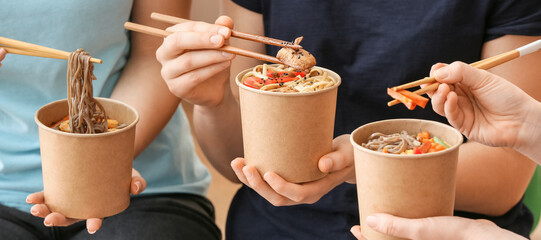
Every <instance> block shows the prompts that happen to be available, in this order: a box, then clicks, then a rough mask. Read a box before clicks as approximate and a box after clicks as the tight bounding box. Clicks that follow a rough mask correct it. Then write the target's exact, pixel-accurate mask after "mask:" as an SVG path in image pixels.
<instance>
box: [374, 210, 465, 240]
mask: <svg viewBox="0 0 541 240" xmlns="http://www.w3.org/2000/svg"><path fill="white" fill-rule="evenodd" d="M472 222H473V220H471V219H465V218H460V217H429V218H418V219H408V218H401V217H396V216H392V215H389V214H384V213H377V214H373V215H370V216H368V217H367V218H366V224H367V225H368V226H369V227H371V228H372V229H374V230H375V231H377V232H380V233H383V234H387V235H390V236H394V237H399V238H407V239H416V240H425V239H426V240H429V239H430V240H431V239H439V240H445V239H461V237H463V236H462V234H463V231H464V229H466V227H467V226H469V225H471V224H472Z"/></svg>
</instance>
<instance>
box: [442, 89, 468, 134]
mask: <svg viewBox="0 0 541 240" xmlns="http://www.w3.org/2000/svg"><path fill="white" fill-rule="evenodd" d="M444 109H445V116H446V118H447V120H448V121H449V124H451V126H453V127H455V128H457V127H460V126H461V125H462V122H463V121H464V112H462V111H461V110H460V108H459V107H458V96H457V95H456V93H455V92H449V93H448V94H447V101H446V102H445V106H444ZM459 129H460V128H459Z"/></svg>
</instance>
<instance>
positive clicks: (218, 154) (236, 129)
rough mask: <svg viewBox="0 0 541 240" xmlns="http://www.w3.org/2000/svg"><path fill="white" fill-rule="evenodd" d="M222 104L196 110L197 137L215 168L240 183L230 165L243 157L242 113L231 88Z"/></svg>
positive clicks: (195, 107) (197, 107)
mask: <svg viewBox="0 0 541 240" xmlns="http://www.w3.org/2000/svg"><path fill="white" fill-rule="evenodd" d="M225 91H226V93H225V95H224V99H223V101H222V103H221V104H219V105H218V106H215V107H203V106H198V105H196V106H194V117H193V121H194V133H195V137H196V138H197V140H198V142H199V144H200V146H201V149H202V150H203V152H204V154H205V156H206V157H207V159H208V160H209V162H210V163H211V164H212V166H213V167H214V168H215V169H216V170H217V171H218V172H220V173H221V174H222V175H223V176H225V177H226V178H227V179H229V180H230V181H232V182H239V180H238V179H237V177H236V175H235V173H234V172H233V169H232V168H231V165H230V164H231V161H232V160H233V159H235V158H236V157H242V156H243V148H242V131H241V120H240V109H239V105H238V103H237V102H236V101H235V99H234V97H233V96H232V94H231V92H230V90H229V88H226V90H225Z"/></svg>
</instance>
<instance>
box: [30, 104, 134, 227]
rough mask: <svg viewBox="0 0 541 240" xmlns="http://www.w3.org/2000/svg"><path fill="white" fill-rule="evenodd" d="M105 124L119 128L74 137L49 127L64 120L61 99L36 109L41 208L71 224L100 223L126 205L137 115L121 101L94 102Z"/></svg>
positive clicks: (64, 106) (65, 111)
mask: <svg viewBox="0 0 541 240" xmlns="http://www.w3.org/2000/svg"><path fill="white" fill-rule="evenodd" d="M96 99H97V100H98V102H100V103H101V104H102V106H103V108H104V109H105V112H106V113H107V117H108V119H114V120H117V121H118V122H119V123H121V124H123V126H124V127H122V128H120V129H118V130H116V131H111V132H105V133H97V134H78V133H69V132H63V131H60V130H57V129H53V128H51V127H50V126H51V125H53V124H54V123H56V122H58V121H59V120H61V119H63V118H64V117H66V116H67V115H68V103H67V101H66V99H63V100H58V101H55V102H52V103H49V104H47V105H45V106H43V107H41V108H40V109H39V110H38V111H37V112H36V115H35V120H36V123H37V124H38V127H39V140H40V148H41V161H42V171H43V187H44V189H43V190H44V194H45V204H47V206H48V207H49V209H50V210H51V211H53V212H59V213H61V214H63V215H64V216H66V217H70V218H77V219H88V218H103V217H107V216H111V215H114V214H117V213H119V212H122V211H123V210H124V209H126V208H127V207H128V205H129V203H130V183H131V171H132V163H133V158H134V140H135V125H136V123H137V121H138V120H139V115H138V113H137V111H136V110H135V109H134V108H133V107H131V106H129V105H127V104H125V103H122V102H119V101H116V100H112V99H106V98H96Z"/></svg>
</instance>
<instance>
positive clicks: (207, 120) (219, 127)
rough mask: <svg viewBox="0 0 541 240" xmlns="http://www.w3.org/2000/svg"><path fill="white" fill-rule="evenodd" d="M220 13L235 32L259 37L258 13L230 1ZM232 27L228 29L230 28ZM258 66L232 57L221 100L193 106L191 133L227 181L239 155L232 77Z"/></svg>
mask: <svg viewBox="0 0 541 240" xmlns="http://www.w3.org/2000/svg"><path fill="white" fill-rule="evenodd" d="M222 4H223V7H224V14H225V15H228V16H231V18H232V19H234V20H235V24H236V25H235V29H236V30H240V31H243V32H249V33H253V34H258V35H263V19H262V16H261V15H260V14H257V13H254V12H251V11H249V10H246V9H244V8H241V7H239V6H236V5H235V4H234V3H232V2H230V1H222ZM230 27H232V26H230ZM230 42H231V45H233V46H242V48H243V49H246V50H250V51H254V52H265V49H264V45H263V44H260V43H254V42H249V41H243V40H238V39H235V38H231V39H230ZM258 64H261V61H259V60H255V59H252V58H246V57H236V58H235V60H234V61H233V62H232V64H231V70H230V71H229V72H227V73H224V74H225V75H224V76H223V77H225V78H227V79H228V81H226V82H225V84H227V87H225V88H224V100H223V101H222V102H221V103H220V104H219V105H217V106H212V107H208V106H202V105H195V106H194V133H195V136H196V138H197V140H198V142H199V144H200V145H201V149H202V150H203V151H204V153H205V155H206V157H207V158H208V159H209V161H210V162H211V164H212V165H213V166H214V167H215V168H216V169H217V170H218V171H219V172H220V173H221V174H222V175H224V176H225V177H227V178H228V179H229V180H230V181H233V182H239V180H238V178H237V177H236V176H235V174H234V172H233V170H232V169H231V161H232V160H233V159H234V158H236V157H239V156H243V154H244V153H243V147H242V131H241V123H240V107H239V104H238V102H237V101H236V99H238V87H237V85H236V84H235V76H236V75H237V73H239V72H240V71H242V70H244V69H246V68H250V67H253V66H255V65H258Z"/></svg>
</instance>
